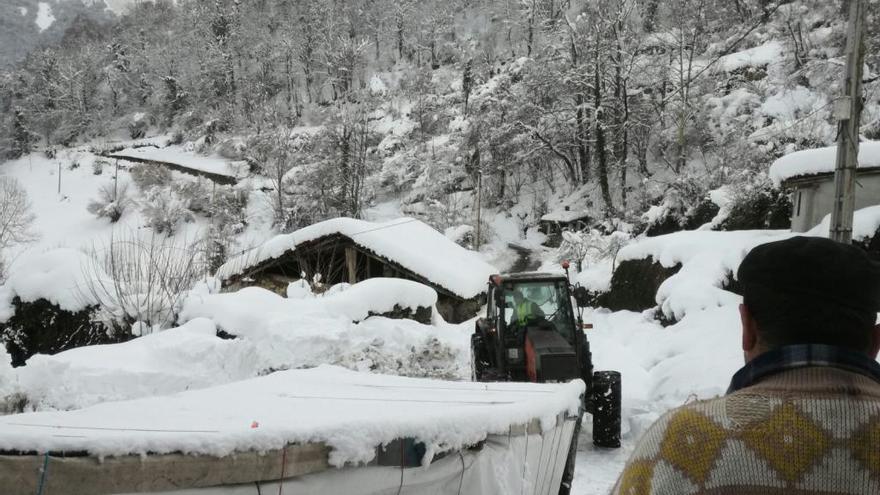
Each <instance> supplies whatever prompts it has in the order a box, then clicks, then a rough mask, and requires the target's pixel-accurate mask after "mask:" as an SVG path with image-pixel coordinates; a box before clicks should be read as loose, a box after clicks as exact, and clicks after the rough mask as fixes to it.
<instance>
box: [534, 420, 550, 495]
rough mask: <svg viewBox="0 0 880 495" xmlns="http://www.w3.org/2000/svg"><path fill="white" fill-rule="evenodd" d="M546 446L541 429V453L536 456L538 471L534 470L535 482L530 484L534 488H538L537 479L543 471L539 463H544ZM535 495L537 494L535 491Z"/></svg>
mask: <svg viewBox="0 0 880 495" xmlns="http://www.w3.org/2000/svg"><path fill="white" fill-rule="evenodd" d="M546 444H547V442H546V439H545V438H544V429H543V428H541V453H540V454H538V469H536V470H535V481H534V483H532V485H533V486H534V487H535V488H537V487H538V486H539V485H538V479H539V477H540V476H541V473H543V471H542V470H541V467H542V466H541V463H542V462H543V461H544V447H546ZM541 486H543V485H541ZM535 493H537V491H536V492H535Z"/></svg>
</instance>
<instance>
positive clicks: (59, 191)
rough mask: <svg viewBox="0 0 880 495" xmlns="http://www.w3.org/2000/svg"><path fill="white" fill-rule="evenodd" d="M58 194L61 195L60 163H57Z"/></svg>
mask: <svg viewBox="0 0 880 495" xmlns="http://www.w3.org/2000/svg"><path fill="white" fill-rule="evenodd" d="M58 194H61V162H58Z"/></svg>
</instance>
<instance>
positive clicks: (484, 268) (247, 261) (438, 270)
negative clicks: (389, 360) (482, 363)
mask: <svg viewBox="0 0 880 495" xmlns="http://www.w3.org/2000/svg"><path fill="white" fill-rule="evenodd" d="M331 235H342V236H345V237H348V238H350V239H351V240H352V241H353V242H354V243H355V244H357V245H359V246H361V247H362V248H364V249H366V250H369V251H371V252H373V253H375V254H376V255H378V256H381V257H383V258H385V259H388V260H390V261H393V262H395V263H397V264H398V265H400V266H402V267H403V268H405V269H407V270H409V271H411V272H413V273H415V274H416V275H419V276H420V277H423V278H424V279H426V280H427V281H429V282H431V283H433V284H436V285H437V286H439V287H441V288H443V289H445V290H447V291H449V292H451V293H453V294H455V295H457V296H459V297H462V298H465V299H470V298H472V297H475V296H477V295H479V294H481V293H483V292H484V291H485V290H486V281H487V280H488V278H489V275H492V274H493V273H498V270H497V269H496V268H495V267H493V266H492V265H490V264H488V263H486V262H485V261H483V260H482V258H481V257H480V255H479V254H478V253H476V252H473V251H469V250H467V249H465V248H463V247H461V246H459V245H458V244H456V243H454V242H452V241H451V240H449V239H448V238H447V237H446V236H444V235H443V234H442V233H440V232H438V231H436V230H434V229H433V228H431V227H430V226H428V225H426V224H425V223H422V222H421V221H419V220H416V219H414V218H406V217H404V218H399V219H396V220H392V221H389V222H382V223H374V222H368V221H366V220H356V219H353V218H345V217H342V218H334V219H331V220H325V221H323V222H320V223H316V224H314V225H310V226H308V227H305V228H303V229H300V230H297V231H296V232H292V233H290V234H282V235H278V236H275V237H273V238H272V239H269V240H268V241H266V242H265V243H264V244H262V245H261V246H258V247H257V248H255V249H253V250H251V251H248V252H246V253H244V254H241V255H239V256H237V257H235V258H232V259H230V260H229V261H227V262H226V263H225V264H223V266H221V267H220V268H219V269H218V270H217V277H218V278H220V279H221V280H228V279H229V278H231V277H234V276H238V275H241V274H243V273H245V272H247V271H248V270H250V269H253V268H256V267H258V266H259V265H260V264H262V263H264V262H266V261H268V260H272V259H275V258H278V257H280V256H282V255H283V254H285V253H288V252H291V251H294V250H296V249H297V247H298V246H299V245H301V244H303V243H307V242H311V241H314V240H316V239H319V238H322V237H327V236H331Z"/></svg>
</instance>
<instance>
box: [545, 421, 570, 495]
mask: <svg viewBox="0 0 880 495" xmlns="http://www.w3.org/2000/svg"><path fill="white" fill-rule="evenodd" d="M564 427H565V422H564V421H563V423H562V426H559V425H557V426H556V427H555V428H553V440H551V441H550V446H551V447H550V456H551V457H548V458H547V468H548V469H547V470H546V471H545V474H544V481H545V483H546V484H547V493H548V494H549V493H550V492H551V490H552V489H553V486H551V485H550V483H551V482H552V481H553V473H555V472H556V462H557V460H558V459H559V444H560V443H562V433H563V432H562V428H564ZM551 459H552V461H553V468H552V469H551V468H550V461H551Z"/></svg>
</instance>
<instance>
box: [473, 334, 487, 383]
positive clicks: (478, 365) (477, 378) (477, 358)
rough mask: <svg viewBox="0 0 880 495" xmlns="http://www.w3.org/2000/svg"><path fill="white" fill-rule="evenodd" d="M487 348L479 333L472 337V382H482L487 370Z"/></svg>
mask: <svg viewBox="0 0 880 495" xmlns="http://www.w3.org/2000/svg"><path fill="white" fill-rule="evenodd" d="M485 355H486V346H485V344H484V343H483V337H482V336H481V335H480V334H479V333H474V334H472V335H471V381H473V382H482V381H485V380H484V379H483V377H484V375H485V370H486V365H487V363H486V360H485Z"/></svg>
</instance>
